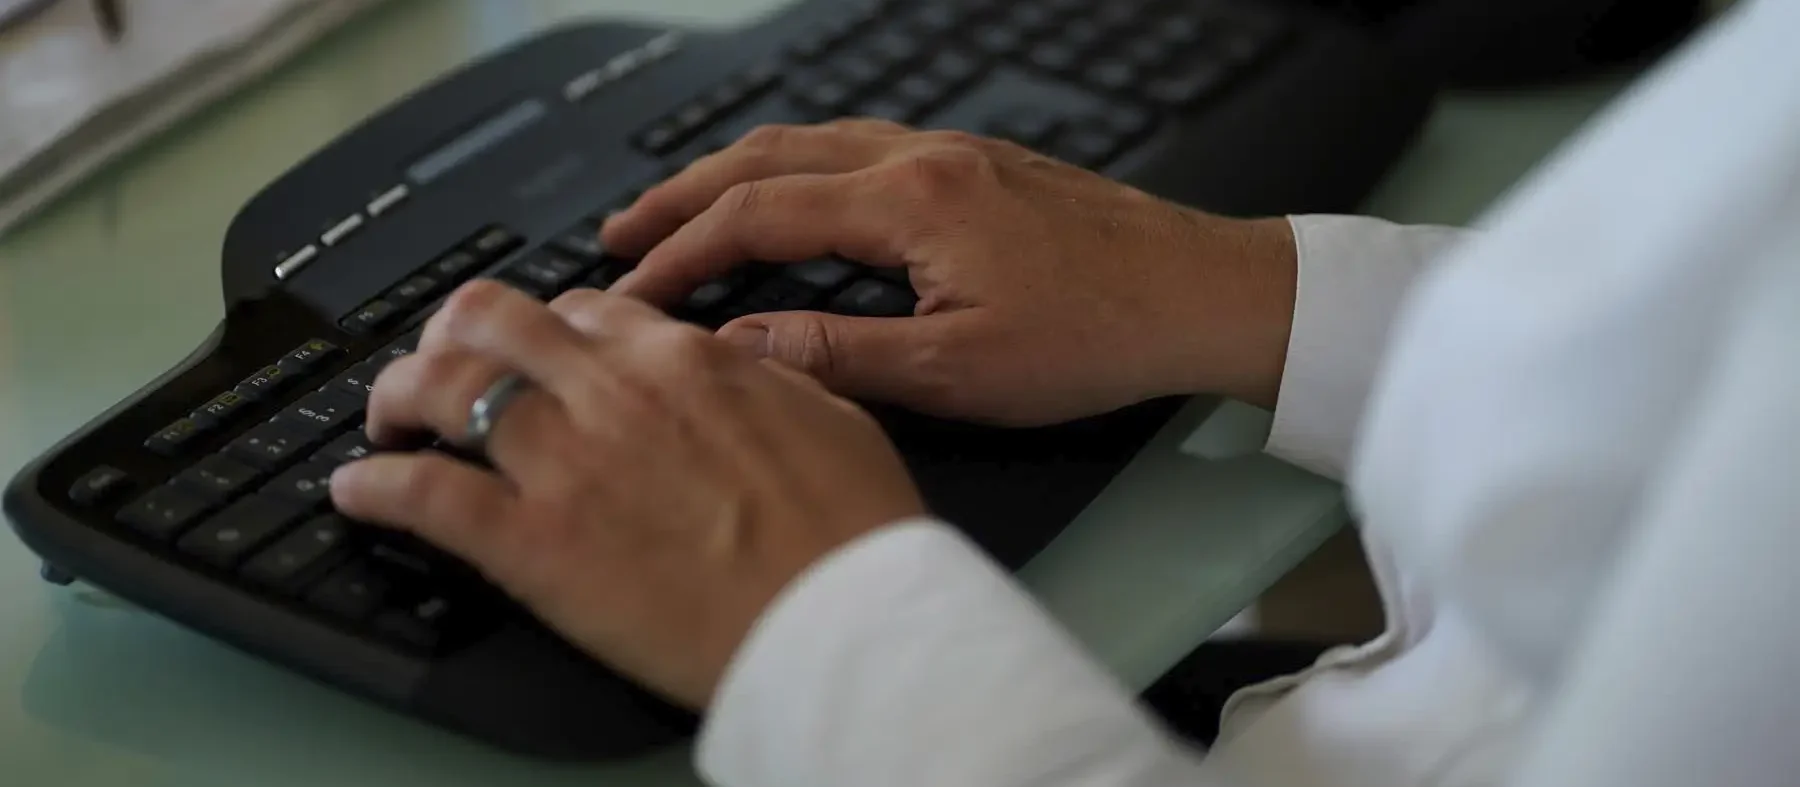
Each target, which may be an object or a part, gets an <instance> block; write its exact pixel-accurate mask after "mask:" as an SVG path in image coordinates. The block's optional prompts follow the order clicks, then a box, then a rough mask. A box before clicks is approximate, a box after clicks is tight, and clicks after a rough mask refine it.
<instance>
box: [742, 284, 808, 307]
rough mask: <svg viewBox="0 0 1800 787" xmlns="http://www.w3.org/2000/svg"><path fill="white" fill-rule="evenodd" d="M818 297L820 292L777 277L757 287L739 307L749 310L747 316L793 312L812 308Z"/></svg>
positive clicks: (745, 297)
mask: <svg viewBox="0 0 1800 787" xmlns="http://www.w3.org/2000/svg"><path fill="white" fill-rule="evenodd" d="M818 297H819V291H818V290H815V289H813V288H811V287H808V286H806V285H804V284H801V283H799V282H796V281H792V280H790V279H785V278H781V277H776V278H772V279H769V280H767V281H765V282H763V283H762V284H759V285H757V286H756V288H754V289H752V290H751V291H750V294H749V295H746V296H744V299H743V300H742V301H741V302H739V303H738V304H737V307H739V308H744V309H748V310H749V311H747V312H745V313H746V314H754V313H757V312H781V311H793V310H795V309H805V308H807V307H809V306H812V305H813V303H814V302H815V301H816V300H817V299H818Z"/></svg>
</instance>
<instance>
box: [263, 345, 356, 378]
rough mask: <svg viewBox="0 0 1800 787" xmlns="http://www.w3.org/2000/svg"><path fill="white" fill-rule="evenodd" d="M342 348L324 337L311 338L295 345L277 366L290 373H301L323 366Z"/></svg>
mask: <svg viewBox="0 0 1800 787" xmlns="http://www.w3.org/2000/svg"><path fill="white" fill-rule="evenodd" d="M340 352H342V350H340V349H338V346H337V345H335V344H332V343H331V342H328V341H325V340H324V339H313V340H312V341H309V342H307V343H305V344H302V345H300V346H299V347H295V348H294V349H293V351H292V352H289V353H288V354H287V356H286V357H284V358H282V359H281V361H280V362H279V363H277V364H276V365H277V366H281V367H283V368H285V369H287V370H288V371H289V372H290V373H291V374H294V375H302V374H306V373H307V372H310V371H312V370H314V369H317V368H319V367H320V366H323V365H324V364H325V362H327V361H330V360H331V359H332V358H335V357H337V355H338V353H340Z"/></svg>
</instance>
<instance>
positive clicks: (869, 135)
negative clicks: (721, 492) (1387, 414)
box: [602, 120, 1296, 425]
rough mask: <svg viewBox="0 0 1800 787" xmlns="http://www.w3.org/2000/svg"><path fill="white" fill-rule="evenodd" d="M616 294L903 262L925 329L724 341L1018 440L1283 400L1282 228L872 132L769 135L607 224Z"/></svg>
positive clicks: (1289, 285)
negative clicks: (1049, 430) (627, 267)
mask: <svg viewBox="0 0 1800 787" xmlns="http://www.w3.org/2000/svg"><path fill="white" fill-rule="evenodd" d="M602 241H603V243H604V244H605V245H606V246H607V247H608V248H609V249H610V250H611V251H612V252H613V253H616V254H620V255H622V256H626V257H639V256H641V257H642V260H641V262H640V264H639V265H638V267H637V269H636V270H635V271H634V272H633V273H632V274H630V275H629V276H627V277H626V278H624V279H623V280H621V281H620V282H619V283H618V284H617V285H615V287H614V288H613V291H614V292H617V293H622V294H627V295H632V296H636V297H639V298H643V299H645V300H648V301H651V302H653V303H658V304H662V305H667V304H670V303H672V302H674V301H676V300H677V299H679V298H681V297H684V296H685V295H686V294H687V293H688V292H689V291H691V290H692V289H694V288H695V287H696V286H698V285H699V284H701V283H703V282H705V281H707V280H709V279H711V278H713V277H716V276H718V275H720V274H723V273H725V272H726V271H728V270H729V269H730V268H732V267H733V266H735V265H737V264H739V263H741V262H744V261H747V260H756V261H762V262H777V263H779V262H793V261H804V260H811V259H816V258H820V257H826V256H831V255H837V256H842V257H845V258H849V259H853V260H856V261H859V262H863V263H866V264H869V265H875V266H888V267H902V266H903V267H904V268H905V269H906V271H907V273H908V275H909V277H910V279H911V282H912V285H913V288H914V290H915V291H917V293H918V294H919V296H920V301H919V305H918V309H917V312H916V316H914V317H912V318H901V319H876V318H853V317H844V316H835V315H827V314H819V313H786V314H766V315H755V316H751V317H745V318H741V319H739V320H736V321H734V322H733V323H731V324H728V325H726V326H724V327H723V328H722V329H721V331H720V333H721V335H722V336H724V337H725V338H728V339H730V340H731V341H733V342H735V343H739V344H743V345H745V346H748V347H751V348H753V349H756V350H758V351H759V352H762V353H764V354H766V355H768V356H769V357H773V358H776V359H779V360H781V361H783V362H786V363H788V364H790V365H792V366H794V367H796V368H799V369H802V370H804V371H806V372H807V373H809V374H811V375H813V376H814V377H816V378H817V379H819V380H821V381H822V382H824V383H825V384H826V385H827V386H829V387H830V388H832V389H833V390H835V391H837V392H839V393H842V394H844V395H846V396H852V397H856V398H860V399H865V400H871V401H883V402H888V403H894V404H900V405H903V406H906V407H909V408H911V409H916V410H919V411H922V412H925V413H928V414H933V415H940V416H949V417H958V418H965V419H969V420H975V421H982V422H989V423H1000V424H1009V425H1038V424H1044V423H1054V422H1058V421H1063V420H1070V419H1073V418H1079V417H1084V416H1087V415H1093V414H1096V413H1101V412H1107V411H1110V410H1112V409H1116V408H1118V407H1122V406H1126V405H1130V404H1133V403H1136V402H1138V401H1141V400H1145V399H1151V398H1156V397H1160V396H1166V395H1186V394H1196V393H1218V394H1223V395H1228V396H1234V397H1237V398H1240V399H1243V400H1246V401H1250V402H1252V403H1256V404H1263V405H1270V406H1272V405H1273V402H1274V399H1275V395H1276V391H1277V390H1278V389H1279V385H1280V376H1281V369H1282V364H1283V361H1284V359H1285V355H1286V347H1287V339H1288V332H1289V327H1290V324H1291V320H1292V316H1293V303H1294V292H1295V290H1294V288H1295V276H1296V273H1295V262H1294V248H1293V238H1292V233H1291V231H1290V230H1289V229H1288V227H1287V223H1286V222H1285V221H1284V220H1281V219H1273V220H1263V221H1256V220H1234V219H1226V218H1223V217H1219V216H1214V215H1210V214H1206V213H1202V212H1199V211H1195V210H1190V209H1187V208H1184V207H1181V206H1179V205H1175V204H1172V203H1169V202H1166V201H1164V200H1161V199H1158V198H1155V197H1153V196H1151V195H1149V194H1146V193H1144V192H1142V191H1139V190H1137V189H1133V188H1130V187H1127V186H1124V185H1122V184H1120V183H1117V182H1115V181H1111V180H1108V179H1106V178H1104V177H1101V176H1099V175H1097V174H1094V173H1091V172H1087V171H1085V170H1081V169H1078V168H1076V167H1073V166H1070V165H1067V164H1064V163H1061V162H1058V161H1055V160H1052V159H1049V158H1046V157H1044V156H1041V155H1038V154H1036V153H1033V152H1031V151H1029V150H1027V149H1025V148H1023V147H1020V146H1017V145H1014V144H1011V143H1007V142H1002V141H998V140H991V139H985V138H978V137H974V136H970V135H967V134H961V133H957V132H935V131H934V132H921V131H913V130H910V129H907V128H905V127H902V126H899V125H896V124H892V123H887V122H884V121H873V120H849V121H839V122H835V123H830V124H825V125H819V126H797V127H790V126H769V127H764V128H761V129H758V130H757V131H755V132H753V133H751V134H749V135H748V136H746V137H745V138H744V139H743V140H742V141H741V142H739V143H738V144H735V145H733V146H731V147H729V148H726V149H725V150H723V151H720V152H719V153H716V154H714V155H712V156H709V157H707V158H705V159H702V160H701V161H699V162H697V163H696V164H694V165H693V166H691V167H690V168H688V169H687V170H686V171H684V172H682V173H680V174H678V175H676V176H674V177H673V178H671V179H670V180H668V181H666V182H665V183H663V184H662V185H660V186H658V187H656V188H654V189H651V190H650V191H649V192H647V193H646V194H644V195H643V197H642V198H641V199H640V200H639V201H638V202H637V203H636V204H634V205H633V206H632V207H630V208H629V209H627V210H626V211H624V212H622V213H620V214H617V215H615V216H613V217H612V218H611V219H610V220H609V221H608V222H607V223H606V225H605V226H604V227H603V228H602Z"/></svg>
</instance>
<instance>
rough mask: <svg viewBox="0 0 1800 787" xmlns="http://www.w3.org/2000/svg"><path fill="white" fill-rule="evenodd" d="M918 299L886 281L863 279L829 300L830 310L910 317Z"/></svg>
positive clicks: (870, 315)
mask: <svg viewBox="0 0 1800 787" xmlns="http://www.w3.org/2000/svg"><path fill="white" fill-rule="evenodd" d="M917 305H918V299H917V298H915V297H914V296H913V294H912V293H910V292H907V291H906V290H904V289H901V288H899V287H896V286H894V285H892V284H888V283H886V282H880V281H875V280H873V279H865V280H863V281H859V282H857V283H855V284H852V285H850V288H849V289H847V290H844V291H843V292H842V293H839V294H838V296H837V297H836V298H833V299H832V300H831V307H830V310H831V311H833V312H836V313H838V314H847V315H852V316H858V317H911V316H912V315H913V309H914V308H915V307H916V306H917Z"/></svg>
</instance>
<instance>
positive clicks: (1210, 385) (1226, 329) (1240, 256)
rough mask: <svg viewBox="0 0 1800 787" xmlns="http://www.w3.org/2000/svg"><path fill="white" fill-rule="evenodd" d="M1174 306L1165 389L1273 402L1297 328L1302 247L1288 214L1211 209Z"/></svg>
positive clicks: (1166, 331) (1268, 406) (1174, 294)
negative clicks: (1232, 215) (1236, 214)
mask: <svg viewBox="0 0 1800 787" xmlns="http://www.w3.org/2000/svg"><path fill="white" fill-rule="evenodd" d="M1205 222H1206V223H1207V224H1209V225H1211V226H1208V227H1207V228H1206V229H1205V230H1204V232H1203V234H1202V236H1201V237H1200V238H1199V239H1198V240H1197V242H1195V243H1194V244H1193V245H1192V247H1191V248H1192V249H1193V253H1192V254H1191V255H1190V257H1189V259H1188V260H1186V264H1185V266H1184V271H1185V272H1186V273H1188V274H1189V276H1188V277H1186V278H1185V280H1184V282H1183V286H1180V287H1173V288H1170V292H1169V295H1170V297H1171V298H1172V299H1174V300H1175V301H1176V303H1175V304H1174V305H1173V307H1172V308H1171V309H1169V310H1168V312H1167V313H1168V314H1170V315H1171V318H1170V320H1169V321H1168V327H1166V328H1165V329H1164V332H1163V334H1162V335H1164V336H1167V337H1169V341H1168V343H1169V345H1170V346H1171V347H1172V348H1173V349H1172V351H1171V352H1169V353H1166V354H1164V357H1163V359H1162V360H1161V364H1162V365H1163V366H1164V368H1165V370H1166V372H1167V374H1168V379H1167V380H1166V384H1165V385H1164V386H1163V387H1162V390H1160V391H1159V392H1158V393H1159V394H1160V395H1175V396H1193V395H1217V396H1226V397H1230V398H1233V399H1237V400H1239V401H1243V402H1245V403H1248V404H1251V405H1255V406H1257V407H1263V408H1266V409H1273V408H1274V407H1275V402H1276V399H1277V397H1278V394H1279V392H1280V390H1281V377H1282V371H1283V369H1284V368H1285V366H1286V362H1287V352H1288V341H1289V338H1290V337H1291V335H1292V333H1293V324H1294V305H1295V296H1296V294H1297V292H1298V282H1299V253H1298V245H1297V243H1296V240H1295V236H1294V228H1293V225H1292V224H1291V223H1290V222H1289V221H1288V219H1287V218H1286V217H1273V218H1260V219H1227V218H1222V217H1207V218H1206V220H1205Z"/></svg>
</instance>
